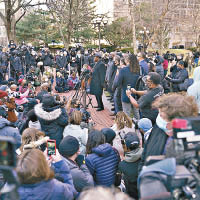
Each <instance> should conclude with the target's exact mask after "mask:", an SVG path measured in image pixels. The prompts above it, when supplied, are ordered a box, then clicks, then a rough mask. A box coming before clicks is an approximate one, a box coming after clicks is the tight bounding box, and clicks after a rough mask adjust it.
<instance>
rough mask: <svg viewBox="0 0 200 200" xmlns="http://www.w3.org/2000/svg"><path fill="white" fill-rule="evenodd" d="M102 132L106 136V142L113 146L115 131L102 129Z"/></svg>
mask: <svg viewBox="0 0 200 200" xmlns="http://www.w3.org/2000/svg"><path fill="white" fill-rule="evenodd" d="M101 132H102V133H103V134H104V136H105V138H106V142H107V143H109V144H111V143H112V141H113V140H114V138H115V136H116V133H115V131H113V130H112V129H111V128H103V129H101Z"/></svg>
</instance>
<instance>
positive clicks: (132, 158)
mask: <svg viewBox="0 0 200 200" xmlns="http://www.w3.org/2000/svg"><path fill="white" fill-rule="evenodd" d="M124 141H125V147H126V149H125V157H124V160H123V161H121V162H120V163H119V171H120V172H122V174H123V177H124V182H125V187H126V193H127V194H128V195H129V196H130V197H132V198H134V199H138V191H137V177H138V170H137V169H138V165H139V163H140V161H141V155H142V151H143V148H142V147H141V146H140V140H139V138H138V136H137V133H131V132H129V133H127V134H126V135H125V137H124Z"/></svg>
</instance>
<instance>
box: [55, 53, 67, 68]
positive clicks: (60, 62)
mask: <svg viewBox="0 0 200 200" xmlns="http://www.w3.org/2000/svg"><path fill="white" fill-rule="evenodd" d="M56 64H57V66H58V67H59V68H66V66H67V58H66V57H65V56H57V57H56Z"/></svg>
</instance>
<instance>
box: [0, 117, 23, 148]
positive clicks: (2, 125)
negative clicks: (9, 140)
mask: <svg viewBox="0 0 200 200" xmlns="http://www.w3.org/2000/svg"><path fill="white" fill-rule="evenodd" d="M0 136H10V137H13V138H14V139H15V141H16V146H17V148H19V147H20V145H21V135H20V133H19V130H18V129H17V128H14V127H11V126H10V122H9V121H8V120H7V119H5V118H1V119H0Z"/></svg>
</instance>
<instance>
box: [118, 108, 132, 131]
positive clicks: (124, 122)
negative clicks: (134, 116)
mask: <svg viewBox="0 0 200 200" xmlns="http://www.w3.org/2000/svg"><path fill="white" fill-rule="evenodd" d="M115 123H116V125H117V129H118V130H121V129H123V128H125V127H128V128H132V126H133V123H132V120H131V118H130V117H129V116H128V115H127V114H126V113H124V112H123V111H120V112H118V113H117V114H116V117H115Z"/></svg>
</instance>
